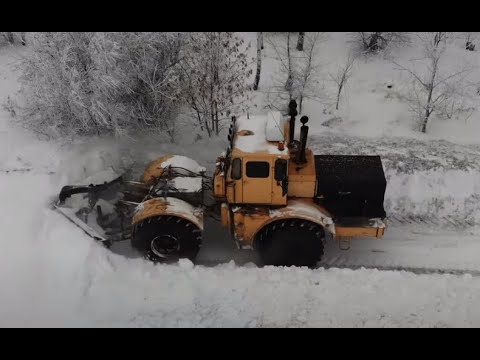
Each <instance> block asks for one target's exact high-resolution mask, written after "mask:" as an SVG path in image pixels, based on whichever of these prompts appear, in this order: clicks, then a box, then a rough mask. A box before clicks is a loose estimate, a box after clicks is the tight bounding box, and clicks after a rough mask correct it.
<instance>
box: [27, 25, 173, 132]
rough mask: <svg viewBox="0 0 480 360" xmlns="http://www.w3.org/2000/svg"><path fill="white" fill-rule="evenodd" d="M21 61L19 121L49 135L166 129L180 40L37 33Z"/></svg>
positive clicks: (152, 36) (150, 35)
mask: <svg viewBox="0 0 480 360" xmlns="http://www.w3.org/2000/svg"><path fill="white" fill-rule="evenodd" d="M31 47H32V52H31V54H30V56H28V57H26V58H25V59H24V60H23V62H22V69H23V75H22V77H21V80H22V83H23V93H24V95H25V97H26V99H25V100H26V101H25V106H24V108H23V109H22V110H23V111H22V115H23V116H22V119H23V120H24V121H26V123H27V125H29V126H30V127H33V128H34V129H35V130H36V131H38V132H41V133H44V134H48V135H50V136H55V135H58V136H64V135H77V134H82V135H83V134H116V135H121V134H125V133H126V132H128V131H129V130H137V129H145V128H156V129H161V130H163V131H165V132H167V133H168V132H169V131H171V128H172V123H173V119H174V115H175V109H176V106H177V105H176V99H177V97H178V93H179V89H180V87H179V84H178V74H177V72H176V67H177V65H178V62H179V60H180V59H179V48H180V47H181V41H180V35H179V34H171V33H94V32H90V33H87V32H57V33H36V34H35V35H34V37H33V42H32V44H31Z"/></svg>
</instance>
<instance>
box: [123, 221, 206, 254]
mask: <svg viewBox="0 0 480 360" xmlns="http://www.w3.org/2000/svg"><path fill="white" fill-rule="evenodd" d="M201 244H202V230H201V229H199V228H198V227H197V226H196V225H195V224H193V223H192V222H190V221H188V220H185V219H183V218H180V217H177V216H155V217H151V218H148V219H145V220H143V221H141V222H139V223H138V224H136V225H135V226H134V228H133V236H132V246H133V247H134V248H136V249H137V250H139V251H140V252H141V253H143V254H144V256H145V258H147V259H148V260H150V261H153V262H155V263H158V262H166V263H171V262H176V261H178V260H179V259H182V258H187V259H190V260H191V261H194V260H195V258H196V256H197V254H198V251H199V250H200V246H201Z"/></svg>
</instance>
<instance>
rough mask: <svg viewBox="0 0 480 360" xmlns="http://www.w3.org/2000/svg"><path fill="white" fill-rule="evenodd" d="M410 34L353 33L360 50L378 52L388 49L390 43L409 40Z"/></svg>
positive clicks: (400, 42)
mask: <svg viewBox="0 0 480 360" xmlns="http://www.w3.org/2000/svg"><path fill="white" fill-rule="evenodd" d="M408 39H409V34H408V33H405V32H358V33H354V34H353V41H354V43H356V44H357V45H358V48H359V50H360V52H364V53H376V52H377V51H379V50H384V49H386V48H387V47H388V46H389V45H390V44H392V43H394V44H402V43H405V42H407V41H408Z"/></svg>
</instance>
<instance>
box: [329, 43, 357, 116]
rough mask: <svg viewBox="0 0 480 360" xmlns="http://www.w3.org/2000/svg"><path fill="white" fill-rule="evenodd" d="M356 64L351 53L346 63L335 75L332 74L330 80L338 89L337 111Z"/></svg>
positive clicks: (342, 64) (340, 66)
mask: <svg viewBox="0 0 480 360" xmlns="http://www.w3.org/2000/svg"><path fill="white" fill-rule="evenodd" d="M354 63H355V55H354V54H353V53H351V52H349V53H348V55H347V58H346V59H345V62H343V63H341V64H340V65H339V66H338V67H337V70H336V71H335V72H333V73H330V79H331V80H332V81H333V82H334V83H335V85H336V87H337V94H336V102H335V109H337V110H338V107H339V104H340V97H341V95H342V91H343V90H344V89H345V86H346V85H347V82H348V80H349V79H350V77H351V75H352V71H353V65H354Z"/></svg>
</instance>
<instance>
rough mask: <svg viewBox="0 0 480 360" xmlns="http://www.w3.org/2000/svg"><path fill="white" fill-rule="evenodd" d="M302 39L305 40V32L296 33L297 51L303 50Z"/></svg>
mask: <svg viewBox="0 0 480 360" xmlns="http://www.w3.org/2000/svg"><path fill="white" fill-rule="evenodd" d="M304 40H305V33H304V32H299V33H298V39H297V50H298V51H303V43H304Z"/></svg>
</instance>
